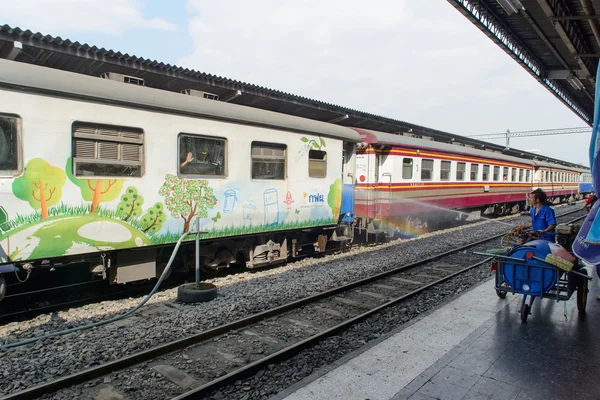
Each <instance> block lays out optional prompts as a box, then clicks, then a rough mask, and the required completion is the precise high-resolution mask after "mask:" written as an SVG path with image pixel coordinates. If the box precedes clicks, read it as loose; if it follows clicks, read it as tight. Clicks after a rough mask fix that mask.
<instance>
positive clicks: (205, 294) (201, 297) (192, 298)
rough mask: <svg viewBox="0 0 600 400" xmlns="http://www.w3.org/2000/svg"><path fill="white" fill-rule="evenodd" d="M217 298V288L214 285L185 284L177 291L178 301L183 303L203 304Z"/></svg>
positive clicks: (201, 283) (203, 283)
mask: <svg viewBox="0 0 600 400" xmlns="http://www.w3.org/2000/svg"><path fill="white" fill-rule="evenodd" d="M216 297H217V287H216V286H215V285H213V284H212V283H205V282H200V285H199V287H196V284H195V283H185V284H183V285H181V286H179V288H178V289H177V300H179V301H181V302H183V303H202V302H205V301H211V300H212V299H214V298H216Z"/></svg>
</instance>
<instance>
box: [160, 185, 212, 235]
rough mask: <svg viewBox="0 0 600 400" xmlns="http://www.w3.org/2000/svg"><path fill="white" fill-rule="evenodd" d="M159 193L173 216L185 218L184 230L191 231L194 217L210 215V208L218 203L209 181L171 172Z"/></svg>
mask: <svg viewBox="0 0 600 400" xmlns="http://www.w3.org/2000/svg"><path fill="white" fill-rule="evenodd" d="M158 194H160V195H161V196H164V198H165V206H166V207H167V210H169V212H171V215H172V216H173V218H175V219H178V218H181V219H183V220H184V225H183V231H184V232H187V231H189V229H190V222H191V221H192V218H194V217H195V216H198V217H200V218H206V217H208V210H209V209H212V208H213V207H214V206H215V205H216V204H217V198H216V197H215V196H214V195H213V189H212V188H211V187H210V186H208V182H207V181H205V180H196V179H180V178H178V177H176V176H175V175H171V174H168V175H167V176H165V182H164V183H163V185H162V186H161V187H160V189H159V191H158Z"/></svg>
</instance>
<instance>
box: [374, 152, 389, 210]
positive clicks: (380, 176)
mask: <svg viewBox="0 0 600 400" xmlns="http://www.w3.org/2000/svg"><path fill="white" fill-rule="evenodd" d="M389 152H390V148H382V149H380V150H379V151H378V152H377V153H376V157H375V177H376V179H375V182H376V183H375V187H374V193H375V197H374V200H375V215H376V217H378V218H382V217H385V216H388V215H389V214H390V210H391V205H392V179H393V177H392V174H393V170H394V169H393V167H394V166H393V158H390V157H389Z"/></svg>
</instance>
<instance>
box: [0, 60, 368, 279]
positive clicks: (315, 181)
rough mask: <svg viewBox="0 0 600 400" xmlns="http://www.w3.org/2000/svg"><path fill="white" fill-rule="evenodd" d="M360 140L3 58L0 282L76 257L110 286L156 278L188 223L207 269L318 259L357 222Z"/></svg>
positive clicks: (304, 122)
mask: <svg viewBox="0 0 600 400" xmlns="http://www.w3.org/2000/svg"><path fill="white" fill-rule="evenodd" d="M360 140H361V138H360V136H359V135H358V133H356V132H355V131H353V130H351V129H349V128H345V127H341V126H336V125H333V124H327V123H322V122H318V121H313V120H308V119H303V118H299V117H293V116H289V115H283V114H278V113H274V112H269V111H265V110H260V109H256V108H250V107H244V106H238V105H234V104H229V103H225V102H219V101H215V100H207V99H203V98H199V97H195V96H190V95H186V94H179V93H173V92H169V91H165V90H158V89H152V88H149V87H143V86H137V85H132V84H127V83H123V82H115V81H114V80H110V79H102V78H99V77H89V76H85V75H81V74H75V73H70V72H65V71H60V70H56V69H50V68H43V67H39V66H35V65H29V64H23V63H17V62H14V61H7V60H1V59H0V280H2V281H3V280H4V279H3V275H2V273H6V272H12V271H14V270H17V271H20V272H21V273H23V272H24V271H25V270H27V271H31V270H33V271H34V273H33V274H32V277H35V275H36V272H37V271H44V270H45V271H49V270H52V269H55V268H56V269H57V270H58V269H59V268H58V267H59V266H65V265H73V264H79V263H83V264H85V265H87V266H88V267H89V270H90V271H91V272H92V273H93V274H94V275H95V276H96V275H97V276H100V277H104V278H105V279H108V280H109V281H110V282H111V283H127V282H131V281H137V280H143V279H150V278H155V277H157V276H159V275H160V274H161V272H162V270H161V268H163V267H164V263H163V262H162V261H164V260H165V259H168V257H169V256H170V251H166V252H165V251H163V250H164V249H167V250H168V249H170V248H172V246H173V244H174V243H175V242H177V240H178V239H179V238H180V236H181V235H182V234H183V233H184V232H187V231H189V230H191V229H194V225H193V224H194V222H195V221H196V218H199V219H200V228H201V230H202V231H206V232H208V233H207V234H204V235H203V236H202V240H203V245H202V257H201V263H202V266H203V268H207V269H220V268H224V267H227V266H229V265H230V264H231V263H234V262H240V263H245V265H246V266H247V267H249V268H254V267H260V266H264V265H271V264H276V263H281V262H285V261H287V260H288V256H290V255H292V256H296V255H304V254H312V253H315V252H322V251H324V250H325V248H326V247H327V245H328V243H331V244H334V243H332V241H337V243H338V244H339V243H340V242H339V238H340V237H345V235H344V231H343V229H342V230H339V229H338V228H339V227H340V226H341V227H342V228H343V227H344V226H345V225H344V224H343V222H340V221H341V220H342V219H346V220H349V221H350V222H352V221H353V211H352V206H353V204H352V201H353V198H352V197H353V183H354V182H353V179H352V177H353V176H354V175H355V170H354V165H355V143H357V142H360ZM344 196H346V197H344ZM341 215H343V217H341ZM344 240H346V239H344ZM169 246H170V247H169ZM189 250H191V252H190V251H187V252H185V251H184V255H191V256H193V247H192V248H191V249H189ZM191 256H190V257H187V258H186V257H183V258H184V261H185V266H186V267H188V268H189V267H193V257H191ZM186 260H187V261H190V262H191V263H188V262H187V261H186ZM182 264H184V263H182ZM84 269H85V268H84ZM9 276H11V277H12V274H10V275H9ZM23 276H24V275H23ZM1 283H2V282H0V284H1ZM2 288H4V285H2Z"/></svg>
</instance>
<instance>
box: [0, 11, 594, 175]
mask: <svg viewBox="0 0 600 400" xmlns="http://www.w3.org/2000/svg"><path fill="white" fill-rule="evenodd" d="M475 9H478V8H477V7H476V8H475ZM486 15H487V14H486ZM0 58H7V59H11V60H15V61H19V62H23V63H28V64H34V65H41V66H45V67H50V68H55V69H60V70H65V71H71V72H73V73H78V74H83V75H91V76H101V75H102V74H104V73H117V74H123V75H127V76H132V77H135V78H137V79H143V80H144V85H145V86H148V87H153V88H157V89H162V90H165V91H171V92H175V93H179V92H180V91H181V90H186V89H194V90H200V91H207V92H210V93H212V94H215V95H217V96H219V101H223V102H229V103H235V104H239V105H246V106H249V107H252V108H258V109H264V110H270V111H274V112H277V113H283V114H288V115H294V116H299V117H303V118H309V119H312V120H318V121H327V122H330V123H335V124H336V125H339V126H346V127H359V128H363V129H376V130H377V131H380V132H389V133H394V134H395V133H397V132H403V133H405V134H406V133H410V134H412V135H424V136H428V137H431V138H433V139H434V140H435V141H437V142H442V143H454V142H461V143H464V144H466V145H467V146H469V145H470V146H474V147H475V148H479V147H480V146H482V145H485V148H486V149H490V150H495V151H499V152H502V153H503V154H505V155H511V156H514V157H518V158H527V159H530V160H533V159H535V158H538V159H539V158H544V159H546V160H548V161H551V162H555V163H557V164H563V165H571V166H577V167H579V168H585V167H584V166H582V165H577V163H573V162H567V161H563V160H558V159H555V158H552V157H548V156H544V155H539V154H536V153H531V152H528V151H525V150H519V149H516V148H508V149H506V148H505V146H504V145H498V144H494V143H491V142H484V141H481V140H478V139H474V138H472V137H468V136H461V135H457V134H452V133H449V132H444V131H440V130H437V129H432V128H427V127H424V126H420V125H416V124H412V123H409V122H406V121H400V120H396V119H393V118H388V117H384V116H380V115H375V114H370V113H367V112H363V111H359V110H354V109H351V108H347V107H344V106H340V105H335V104H330V103H325V102H323V101H319V100H316V99H311V98H306V97H301V96H298V95H295V94H292V93H284V92H281V91H279V90H275V89H270V88H267V87H263V86H258V85H255V84H252V83H246V82H242V81H238V80H234V79H230V78H227V77H222V76H218V75H212V74H209V73H205V72H201V71H197V70H193V69H188V68H184V67H181V66H177V65H171V64H165V63H163V62H161V61H160V60H153V59H147V58H143V57H137V56H135V55H132V54H128V53H121V52H120V51H118V49H116V50H112V49H105V48H99V47H96V46H94V45H93V44H87V43H80V42H78V41H71V40H69V39H68V38H61V37H60V36H56V37H55V36H52V35H47V34H42V33H40V32H32V31H30V30H29V29H25V30H23V29H20V28H19V27H11V26H9V25H1V26H0ZM553 82H556V81H553Z"/></svg>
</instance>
